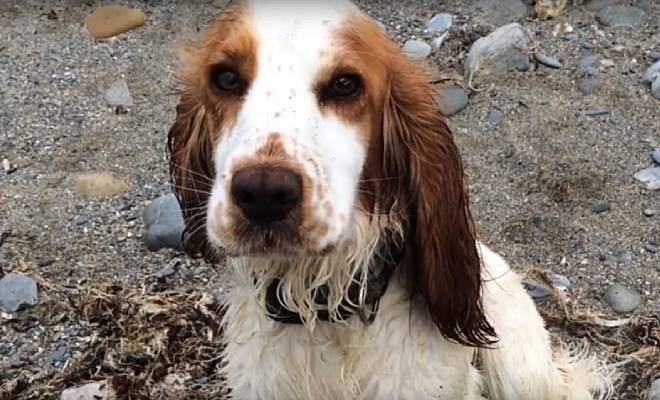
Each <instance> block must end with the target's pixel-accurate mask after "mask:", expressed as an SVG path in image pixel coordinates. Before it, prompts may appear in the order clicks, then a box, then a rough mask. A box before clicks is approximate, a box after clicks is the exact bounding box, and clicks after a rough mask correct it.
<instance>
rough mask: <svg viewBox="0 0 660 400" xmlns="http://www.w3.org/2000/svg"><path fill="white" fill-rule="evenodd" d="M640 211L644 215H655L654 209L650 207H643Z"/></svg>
mask: <svg viewBox="0 0 660 400" xmlns="http://www.w3.org/2000/svg"><path fill="white" fill-rule="evenodd" d="M642 213H643V214H644V216H645V217H649V218H650V217H652V216H654V215H655V210H654V209H652V208H645V209H644V210H643V211H642Z"/></svg>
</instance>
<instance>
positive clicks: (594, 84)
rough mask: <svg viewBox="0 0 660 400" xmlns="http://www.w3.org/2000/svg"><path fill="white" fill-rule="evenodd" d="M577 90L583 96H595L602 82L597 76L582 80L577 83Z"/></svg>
mask: <svg viewBox="0 0 660 400" xmlns="http://www.w3.org/2000/svg"><path fill="white" fill-rule="evenodd" d="M577 88H578V91H579V92H580V93H582V94H585V95H589V94H593V93H595V92H596V91H597V90H598V89H599V88H600V81H599V80H598V78H597V77H595V76H587V77H584V78H580V79H579V80H578V83H577Z"/></svg>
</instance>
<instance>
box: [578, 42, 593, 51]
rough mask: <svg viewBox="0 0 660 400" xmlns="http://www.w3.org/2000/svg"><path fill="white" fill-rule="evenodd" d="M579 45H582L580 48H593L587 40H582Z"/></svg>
mask: <svg viewBox="0 0 660 400" xmlns="http://www.w3.org/2000/svg"><path fill="white" fill-rule="evenodd" d="M580 47H582V48H583V49H585V50H591V49H593V48H594V45H593V44H591V43H589V42H587V41H584V42H582V43H581V44H580Z"/></svg>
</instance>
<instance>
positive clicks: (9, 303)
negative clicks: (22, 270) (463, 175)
mask: <svg viewBox="0 0 660 400" xmlns="http://www.w3.org/2000/svg"><path fill="white" fill-rule="evenodd" d="M37 303H39V289H38V288H37V283H36V282H35V281H34V279H32V278H30V277H28V276H26V275H21V274H16V273H10V274H7V275H5V276H4V277H3V278H2V279H0V310H2V311H4V312H7V313H15V312H16V311H19V310H21V309H22V308H25V307H27V306H34V305H37Z"/></svg>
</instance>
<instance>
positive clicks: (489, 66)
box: [465, 23, 530, 77]
mask: <svg viewBox="0 0 660 400" xmlns="http://www.w3.org/2000/svg"><path fill="white" fill-rule="evenodd" d="M528 54H529V43H528V40H527V36H526V35H525V32H523V29H522V26H520V24H518V23H512V24H509V25H505V26H502V27H500V28H498V29H496V30H495V31H494V32H492V33H491V34H490V35H488V36H485V37H482V38H481V39H479V40H477V41H476V42H474V43H473V44H472V47H471V48H470V52H469V53H468V56H467V59H466V62H465V65H466V72H467V74H468V77H470V76H472V77H474V76H479V75H491V74H493V75H494V74H501V73H504V72H508V71H512V70H518V71H527V70H529V68H530V62H529V56H528Z"/></svg>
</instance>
